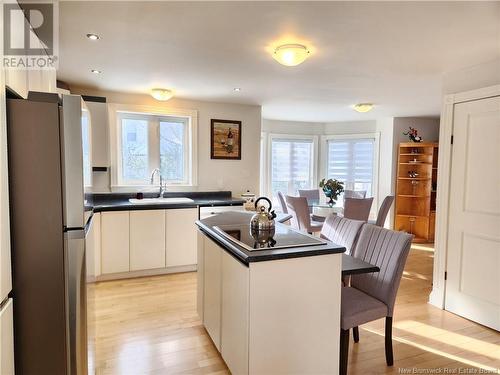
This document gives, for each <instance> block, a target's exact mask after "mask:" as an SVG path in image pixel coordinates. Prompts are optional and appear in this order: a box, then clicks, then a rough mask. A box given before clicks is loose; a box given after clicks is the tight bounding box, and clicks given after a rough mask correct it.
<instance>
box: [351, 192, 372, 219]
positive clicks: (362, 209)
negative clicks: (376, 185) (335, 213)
mask: <svg viewBox="0 0 500 375" xmlns="http://www.w3.org/2000/svg"><path fill="white" fill-rule="evenodd" d="M372 202H373V197H372V198H364V199H359V198H346V199H344V217H345V218H346V219H353V220H361V221H364V222H366V221H368V217H369V216H370V210H371V208H372Z"/></svg>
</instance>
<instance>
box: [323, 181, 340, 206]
mask: <svg viewBox="0 0 500 375" xmlns="http://www.w3.org/2000/svg"><path fill="white" fill-rule="evenodd" d="M319 187H320V188H321V189H323V193H325V195H326V197H327V198H329V199H330V200H329V201H328V204H329V205H330V206H333V205H334V204H335V201H336V200H337V198H338V197H339V195H340V194H341V193H342V192H343V191H344V183H343V182H341V181H339V180H336V179H331V178H330V179H328V180H326V179H325V178H324V179H322V180H321V181H320V182H319Z"/></svg>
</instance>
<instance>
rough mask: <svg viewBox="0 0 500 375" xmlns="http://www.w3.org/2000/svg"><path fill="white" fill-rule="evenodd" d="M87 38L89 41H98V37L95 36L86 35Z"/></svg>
mask: <svg viewBox="0 0 500 375" xmlns="http://www.w3.org/2000/svg"><path fill="white" fill-rule="evenodd" d="M87 38H88V39H90V40H98V39H100V37H99V35H97V34H87Z"/></svg>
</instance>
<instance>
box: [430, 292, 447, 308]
mask: <svg viewBox="0 0 500 375" xmlns="http://www.w3.org/2000/svg"><path fill="white" fill-rule="evenodd" d="M428 302H429V304H431V305H432V306H435V307H437V308H439V309H442V310H444V291H443V290H441V289H440V288H433V289H432V291H431V294H429V301H428Z"/></svg>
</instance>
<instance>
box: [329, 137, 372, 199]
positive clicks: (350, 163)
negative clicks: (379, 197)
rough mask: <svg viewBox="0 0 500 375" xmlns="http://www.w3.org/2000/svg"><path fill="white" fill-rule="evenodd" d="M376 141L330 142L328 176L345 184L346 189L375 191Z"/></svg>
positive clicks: (369, 193) (370, 194) (344, 140)
mask: <svg viewBox="0 0 500 375" xmlns="http://www.w3.org/2000/svg"><path fill="white" fill-rule="evenodd" d="M374 157H375V139H373V138H362V139H330V140H328V155H327V176H328V178H335V179H337V180H339V181H343V182H344V189H347V190H366V196H367V197H371V196H373V194H374V191H373V188H374V187H373V174H374Z"/></svg>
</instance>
